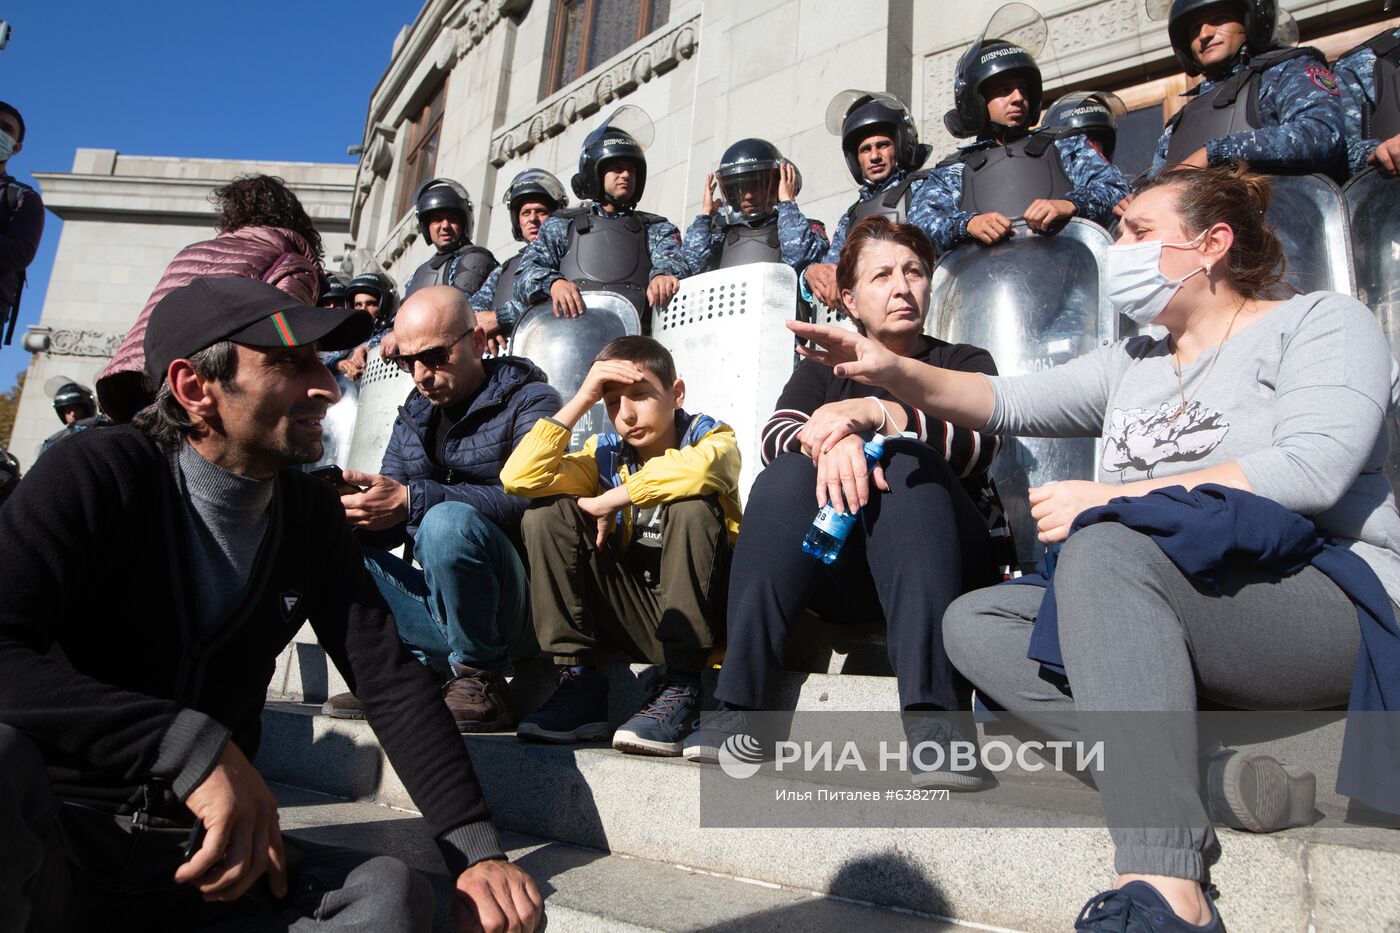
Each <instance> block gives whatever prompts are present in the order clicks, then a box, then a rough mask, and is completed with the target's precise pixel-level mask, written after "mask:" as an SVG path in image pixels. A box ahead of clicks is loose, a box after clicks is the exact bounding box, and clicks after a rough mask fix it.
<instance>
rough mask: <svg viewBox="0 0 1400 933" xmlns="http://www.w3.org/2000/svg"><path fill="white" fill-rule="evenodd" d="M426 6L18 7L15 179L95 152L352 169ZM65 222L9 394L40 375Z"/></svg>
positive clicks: (50, 248)
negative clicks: (29, 343) (402, 36)
mask: <svg viewBox="0 0 1400 933" xmlns="http://www.w3.org/2000/svg"><path fill="white" fill-rule="evenodd" d="M420 6H421V2H420V0H280V2H271V0H242V2H232V0H182V2H173V0H137V2H135V3H110V2H94V0H18V2H16V0H7V2H6V3H4V4H3V5H0V18H3V19H5V20H6V21H8V22H9V23H10V24H11V26H12V28H13V30H14V32H13V35H12V37H11V39H10V43H9V47H8V48H6V49H5V50H4V51H0V100H6V101H9V102H10V103H12V104H14V105H15V106H16V107H18V108H19V109H20V112H21V113H23V114H24V120H25V123H26V125H27V135H26V138H25V141H24V151H23V152H20V153H19V154H18V155H16V156H15V157H14V158H13V159H11V160H10V166H9V169H10V172H11V173H12V174H13V175H14V176H15V177H16V178H18V179H19V180H21V181H23V182H26V183H29V184H32V183H33V179H32V178H31V177H30V176H29V173H30V172H35V171H38V172H44V171H68V170H69V169H71V168H72V165H73V151H74V150H75V149H78V148H79V147H83V146H87V147H92V148H97V149H116V150H118V151H119V152H128V153H132V154H136V155H162V156H188V157H202V158H227V159H287V160H294V161H307V162H353V161H354V159H353V158H351V157H349V156H347V155H346V154H345V148H346V147H347V146H351V145H354V144H356V143H358V142H359V141H360V133H361V130H362V129H363V127H364V119H365V110H366V108H367V106H368V104H369V95H370V92H371V91H372V90H373V89H374V86H375V84H376V83H378V81H379V77H380V75H382V74H383V72H384V68H385V67H386V66H387V65H388V63H389V52H390V49H391V47H392V45H393V42H394V37H395V36H396V35H397V34H398V31H399V28H400V27H401V26H402V25H404V24H405V23H409V22H412V21H413V18H414V17H415V16H416V15H417V14H418V10H419V7H420ZM61 227H62V224H61V222H60V221H59V219H58V218H57V217H55V216H54V215H53V214H49V215H48V217H47V218H46V226H45V228H44V239H43V242H42V243H41V245H40V247H39V255H38V257H37V258H36V259H35V261H34V264H33V265H31V266H30V267H29V288H28V289H26V291H25V294H24V301H23V304H22V307H21V312H20V322H19V324H18V326H17V327H16V328H15V339H14V343H13V344H12V345H10V346H8V347H0V391H4V390H8V389H9V388H10V387H11V386H13V385H14V382H15V377H16V375H17V374H18V373H20V372H23V371H24V370H25V369H26V368H27V367H28V366H29V354H28V353H26V352H24V350H23V349H22V348H21V347H20V335H21V334H23V333H24V330H25V327H26V326H27V325H28V324H30V323H33V322H35V321H37V320H38V319H39V311H40V309H41V308H42V307H43V305H44V291H45V289H46V287H47V285H48V280H49V271H50V269H51V267H52V265H53V256H54V250H55V248H56V247H57V245H58V234H59V231H60V229H61Z"/></svg>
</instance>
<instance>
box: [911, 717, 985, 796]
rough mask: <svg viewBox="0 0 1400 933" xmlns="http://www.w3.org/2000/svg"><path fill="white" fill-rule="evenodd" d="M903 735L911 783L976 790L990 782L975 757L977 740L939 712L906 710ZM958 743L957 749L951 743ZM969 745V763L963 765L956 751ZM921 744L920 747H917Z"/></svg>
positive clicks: (959, 789)
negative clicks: (969, 738) (925, 712)
mask: <svg viewBox="0 0 1400 933" xmlns="http://www.w3.org/2000/svg"><path fill="white" fill-rule="evenodd" d="M904 722H905V725H904V736H905V739H906V741H907V742H908V745H907V746H906V747H907V749H908V759H909V777H910V780H911V781H913V783H914V786H915V787H921V788H936V789H939V790H955V791H978V790H983V789H985V788H987V787H990V786H991V783H992V778H991V775H989V774H988V773H987V771H986V769H985V768H983V767H982V762H981V761H980V760H979V759H978V757H977V743H976V742H975V741H973V742H969V741H968V740H967V739H964V738H963V736H962V733H960V732H959V731H958V729H957V726H954V725H953V724H952V723H951V722H949V721H948V720H947V719H945V718H944V717H942V716H938V715H932V716H918V715H917V714H914V713H906V714H905V719H904ZM955 742H956V743H959V745H958V749H955V748H954V743H955ZM969 744H970V745H971V746H972V755H973V759H972V767H970V768H968V767H964V766H963V762H962V761H961V759H960V756H959V755H958V754H956V752H958V751H964V752H965V751H966V746H967V745H969ZM921 746H922V747H921Z"/></svg>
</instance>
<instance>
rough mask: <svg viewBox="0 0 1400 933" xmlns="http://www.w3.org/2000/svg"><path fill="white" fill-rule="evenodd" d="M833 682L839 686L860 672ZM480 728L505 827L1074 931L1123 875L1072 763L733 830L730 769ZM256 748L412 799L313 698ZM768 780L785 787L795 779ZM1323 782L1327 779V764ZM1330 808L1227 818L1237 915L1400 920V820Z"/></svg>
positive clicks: (1245, 920)
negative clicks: (1368, 821) (1232, 822)
mask: <svg viewBox="0 0 1400 933" xmlns="http://www.w3.org/2000/svg"><path fill="white" fill-rule="evenodd" d="M821 676H825V675H811V676H809V678H808V682H810V681H811V680H813V679H816V678H817V677H821ZM870 679H871V680H883V678H870ZM832 680H834V681H839V682H840V683H836V684H833V685H832V686H831V688H830V689H833V690H835V689H839V688H841V687H842V685H843V684H844V683H845V682H846V681H848V680H851V681H858V680H861V678H848V677H839V678H832ZM803 686H804V688H805V684H804V685H803ZM815 689H817V688H813V690H815ZM813 690H808V689H800V690H799V696H798V699H799V700H800V701H802V702H812V701H815V696H813V695H812V694H813ZM816 695H817V696H820V695H821V694H820V693H818V694H816ZM829 699H831V697H830V696H829ZM836 699H838V700H841V702H844V698H842V697H840V696H839V695H838V696H837V697H836ZM868 699H870V698H869V697H867V700H868ZM835 708H837V709H840V708H847V707H842V706H836V707H835ZM869 708H877V709H881V708H882V709H890V708H892V705H884V706H873V707H869ZM1316 738H1317V737H1316V736H1313V737H1306V738H1305V739H1300V740H1299V741H1300V742H1302V743H1303V744H1306V742H1307V741H1315V740H1316ZM466 741H467V744H468V747H469V749H470V751H471V754H472V759H473V761H474V763H475V765H476V769H477V772H478V774H479V775H480V778H481V782H482V785H483V787H484V788H485V790H486V794H487V798H488V801H489V802H490V805H491V808H492V811H493V813H494V814H495V818H496V821H497V824H498V825H499V826H500V827H502V828H504V829H507V830H512V831H517V832H522V833H527V834H529V835H532V836H535V837H538V838H542V839H549V840H554V841H558V842H565V843H570V844H574V845H579V846H584V847H588V848H593V849H598V850H605V851H607V852H609V853H611V854H613V855H619V856H631V857H634V858H639V859H650V860H654V861H659V862H665V863H669V864H682V865H685V866H688V867H690V868H692V869H698V870H701V871H705V872H712V873H718V874H720V875H724V876H730V877H740V878H751V879H755V880H757V881H761V882H765V883H769V884H776V885H780V886H786V887H792V888H797V889H802V890H809V891H812V890H815V891H819V892H822V893H824V894H830V895H834V896H838V897H845V898H850V899H854V900H857V901H862V902H867V903H871V904H876V905H880V906H883V907H889V908H898V909H905V910H912V911H916V912H918V913H921V914H926V915H930V916H936V917H941V918H951V919H953V920H956V921H959V922H965V923H969V922H970V923H977V924H987V925H993V926H997V927H1003V928H1012V929H1018V930H1026V931H1035V933H1038V931H1042V930H1044V931H1049V930H1063V929H1065V928H1066V927H1067V926H1068V924H1069V922H1070V920H1071V918H1073V917H1074V916H1075V915H1076V913H1077V911H1078V910H1079V908H1080V906H1081V905H1082V904H1083V902H1084V901H1085V900H1086V899H1087V898H1088V897H1089V896H1090V895H1092V894H1093V893H1094V892H1095V891H1097V890H1100V889H1102V888H1105V887H1107V886H1109V885H1110V884H1111V882H1112V879H1113V874H1112V847H1111V845H1110V841H1109V837H1108V833H1107V832H1106V831H1105V830H1103V829H1101V828H1092V827H1091V825H1090V821H1088V820H1086V819H1085V817H1084V814H1092V813H1094V812H1096V811H1097V797H1096V794H1095V793H1094V792H1093V791H1091V790H1089V789H1087V788H1085V787H1083V786H1081V785H1079V784H1078V783H1077V782H1074V781H1073V780H1071V779H1068V778H1067V777H1066V776H1064V775H1059V776H1058V783H1055V782H1050V783H1049V784H1047V785H1045V786H1032V785H1031V784H1030V782H1031V781H1032V780H1034V778H1035V776H1031V775H1024V776H1021V775H1015V774H1011V775H1003V778H1004V784H1003V788H1001V789H999V791H998V792H997V795H996V796H991V795H987V794H977V795H965V796H960V797H956V798H954V800H955V803H953V804H952V806H955V807H957V808H959V809H958V811H957V812H959V813H962V814H965V818H963V819H961V821H960V820H948V819H943V818H942V815H941V814H940V820H941V821H942V822H945V823H947V822H954V823H957V822H961V823H962V825H953V826H948V825H944V826H929V825H919V826H909V825H905V826H898V827H882V826H879V825H875V822H871V823H869V824H861V823H858V824H857V825H852V826H846V827H844V828H832V827H824V828H803V827H771V828H764V829H754V828H722V827H717V826H714V825H712V824H713V821H710V823H711V825H702V819H701V797H702V794H701V789H702V784H703V782H704V781H705V780H710V781H713V780H714V778H715V777H717V776H720V775H719V772H718V770H717V769H714V768H703V767H701V766H697V765H693V764H691V763H689V762H685V761H683V760H679V759H655V758H641V757H637V756H630V755H622V754H619V753H617V752H614V751H612V750H611V749H609V748H606V747H601V746H584V747H564V748H560V747H550V746H538V745H530V744H526V743H521V742H519V741H517V740H516V739H515V738H514V737H513V736H510V735H488V736H472V737H469V738H467V739H466ZM257 763H258V766H259V768H260V769H261V770H262V771H263V773H264V774H265V775H267V776H268V777H269V778H270V779H272V780H278V781H282V782H285V783H289V784H293V785H296V786H301V787H309V788H313V789H316V790H321V791H325V792H329V793H334V794H338V795H341V796H345V797H350V798H355V799H363V800H371V801H375V802H378V803H380V804H387V805H391V806H398V807H404V808H411V806H412V802H411V801H410V800H409V798H408V796H407V794H406V792H405V791H404V789H403V786H402V784H401V783H400V782H399V780H398V778H397V776H396V775H394V773H393V770H392V768H390V767H389V765H388V763H387V761H386V760H385V759H384V756H383V755H382V753H381V751H380V749H379V746H378V743H377V742H376V741H375V739H374V736H373V734H372V732H371V730H370V729H369V727H368V726H367V724H365V723H363V722H355V721H345V720H333V719H329V718H328V717H324V716H319V715H316V708H315V707H314V706H305V705H300V704H276V703H274V704H269V707H268V709H267V711H266V713H265V714H264V736H263V747H262V751H261V752H260V754H259V757H258V762H257ZM707 772H708V775H709V776H708V777H707V776H706V775H707ZM1022 778H1024V779H1025V781H1024V782H1023V781H1022ZM754 781H755V782H762V781H769V782H770V783H771V784H772V785H773V789H774V790H775V791H776V789H780V788H779V785H782V784H783V783H784V782H782V781H778V780H774V779H771V778H768V777H766V776H764V775H759V776H757V777H755V778H754ZM1050 785H1053V786H1050ZM708 787H709V788H711V789H710V790H709V791H707V793H711V794H712V793H713V787H714V785H713V783H712V784H710V785H708ZM763 787H765V788H766V787H767V785H763ZM1319 787H1320V788H1322V789H1324V790H1330V787H1331V782H1330V780H1329V779H1328V778H1326V777H1325V776H1324V775H1321V774H1320V775H1319ZM748 790H749V788H748V787H747V786H746V787H745V792H746V793H747V792H748ZM762 793H768V790H767V789H764V790H762ZM708 799H709V800H710V802H711V804H712V805H713V802H714V800H715V798H714V797H713V796H711V797H709V798H708ZM933 805H934V806H949V804H933ZM1320 808H1321V809H1322V811H1323V814H1324V815H1325V816H1326V818H1325V819H1323V820H1322V821H1321V822H1320V823H1318V824H1316V825H1314V826H1310V827H1306V828H1303V829H1298V830H1290V831H1287V832H1282V833H1276V834H1273V835H1269V836H1253V835H1250V834H1243V833H1234V832H1230V831H1228V830H1225V831H1222V839H1223V855H1222V857H1221V860H1220V861H1219V863H1218V864H1217V865H1216V866H1215V869H1214V871H1213V880H1214V881H1215V883H1216V884H1217V885H1219V886H1220V888H1221V890H1222V891H1224V892H1225V897H1224V898H1223V899H1222V901H1221V908H1222V910H1223V911H1225V913H1226V915H1227V920H1228V922H1229V924H1230V929H1231V930H1234V931H1237V933H1238V931H1241V930H1246V931H1247V930H1261V931H1270V933H1273V931H1292V930H1297V931H1300V933H1301V931H1304V930H1317V931H1323V933H1326V931H1334V930H1335V931H1354V930H1382V929H1395V928H1396V927H1395V924H1396V923H1397V922H1400V833H1396V832H1394V831H1388V830H1377V829H1365V828H1356V827H1343V826H1342V825H1340V822H1339V819H1338V817H1339V816H1340V815H1341V811H1340V810H1339V802H1338V801H1336V800H1335V799H1331V798H1326V797H1325V795H1324V800H1323V801H1322V804H1321V806H1320Z"/></svg>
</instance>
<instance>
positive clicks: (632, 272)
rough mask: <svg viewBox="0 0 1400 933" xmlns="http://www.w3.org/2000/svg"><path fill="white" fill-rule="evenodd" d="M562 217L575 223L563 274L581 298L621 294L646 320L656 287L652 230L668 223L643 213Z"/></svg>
mask: <svg viewBox="0 0 1400 933" xmlns="http://www.w3.org/2000/svg"><path fill="white" fill-rule="evenodd" d="M560 215H563V216H566V217H568V218H569V246H568V249H567V250H566V251H565V253H564V258H563V259H561V260H560V262H559V274H560V275H562V276H564V278H566V279H568V280H569V281H570V282H573V283H574V284H575V285H577V286H578V289H579V291H581V292H587V291H613V292H617V293H618V294H620V295H622V296H623V297H625V298H626V299H627V300H628V301H630V302H632V305H633V306H634V307H635V308H636V309H637V314H638V315H640V316H641V317H642V318H643V320H645V319H646V318H647V311H648V309H647V297H646V295H647V283H649V282H650V281H651V250H650V248H649V247H648V245H647V228H648V227H649V226H651V225H652V224H654V223H658V222H659V221H661V220H663V219H664V218H662V217H658V216H657V215H655V214H643V213H641V212H640V211H638V212H636V213H631V214H607V215H603V216H598V215H595V214H592V213H589V211H588V210H587V209H586V208H576V209H573V210H568V211H558V212H556V214H555V216H560Z"/></svg>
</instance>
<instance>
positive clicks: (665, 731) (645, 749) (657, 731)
mask: <svg viewBox="0 0 1400 933" xmlns="http://www.w3.org/2000/svg"><path fill="white" fill-rule="evenodd" d="M699 715H700V685H699V684H697V683H686V682H683V681H679V680H673V679H671V678H668V677H665V676H663V677H662V678H661V679H660V680H658V681H657V682H656V686H654V687H653V688H652V693H651V697H650V698H649V699H648V700H647V701H646V703H644V704H643V705H642V708H641V709H640V710H639V711H638V712H637V714H636V715H635V716H633V717H632V718H631V719H629V720H627V721H626V722H625V723H623V724H622V728H620V729H618V730H617V732H616V733H614V734H613V743H612V745H613V748H615V749H617V750H618V751H620V752H632V753H634V754H637V755H661V756H665V757H671V758H674V757H678V756H679V755H680V754H681V749H682V747H683V746H684V743H685V738H686V736H688V735H690V734H691V732H693V731H694V730H695V720H696V718H697V717H698V716H699Z"/></svg>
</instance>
